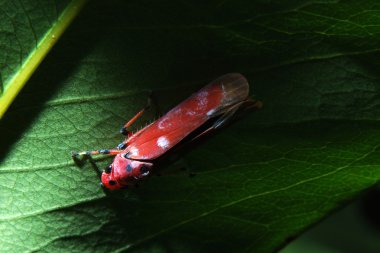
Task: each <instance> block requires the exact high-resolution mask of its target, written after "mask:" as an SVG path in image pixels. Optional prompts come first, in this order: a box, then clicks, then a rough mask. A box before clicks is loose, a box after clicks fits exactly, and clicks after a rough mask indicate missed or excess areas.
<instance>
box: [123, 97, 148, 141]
mask: <svg viewBox="0 0 380 253" xmlns="http://www.w3.org/2000/svg"><path fill="white" fill-rule="evenodd" d="M150 105H151V99H150V97H149V98H148V102H147V104H146V106H145V107H144V108H143V109H141V110H140V111H139V112H138V113H137V114H136V115H135V116H133V118H132V119H130V120H129V121H128V122H127V123H126V124H125V125H124V126H123V127H122V128H121V129H120V133H121V134H123V135H128V137H130V135H131V132H129V131H128V130H127V128H128V127H130V126H131V125H132V124H133V123H134V122H135V121H136V120H137V119H138V118H140V117H141V115H143V113H144V112H145V111H146V110H147V109H149V108H150Z"/></svg>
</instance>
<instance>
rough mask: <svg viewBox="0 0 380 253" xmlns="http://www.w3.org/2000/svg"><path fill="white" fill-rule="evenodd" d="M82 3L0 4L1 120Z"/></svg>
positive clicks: (24, 1) (49, 0) (45, 0)
mask: <svg viewBox="0 0 380 253" xmlns="http://www.w3.org/2000/svg"><path fill="white" fill-rule="evenodd" d="M85 2H86V0H77V1H71V2H70V1H67V0H65V1H60V2H59V3H57V2H55V1H52V0H42V1H29V0H22V1H17V2H15V1H9V0H5V1H2V2H1V3H0V6H1V9H2V12H1V14H0V15H1V16H0V17H1V20H2V23H1V25H0V45H1V48H2V52H1V54H0V66H1V75H0V119H1V118H2V116H3V114H4V113H5V111H6V110H7V109H8V107H9V105H10V104H11V103H12V101H13V100H14V99H15V97H16V96H17V94H18V93H19V92H20V90H21V89H22V88H23V86H24V85H25V83H26V82H27V81H28V80H29V78H30V76H31V75H32V74H33V73H34V71H35V70H36V68H37V67H38V65H39V64H40V63H41V61H42V60H43V59H44V57H45V56H46V54H47V53H48V52H49V51H50V49H51V48H52V47H53V45H54V44H55V43H56V41H57V40H58V39H59V37H60V36H61V35H62V33H63V32H64V31H65V29H66V28H67V26H68V25H69V24H70V23H71V21H72V20H73V18H74V17H75V16H76V15H77V14H78V12H79V11H80V9H81V8H82V6H83V5H84V3H85Z"/></svg>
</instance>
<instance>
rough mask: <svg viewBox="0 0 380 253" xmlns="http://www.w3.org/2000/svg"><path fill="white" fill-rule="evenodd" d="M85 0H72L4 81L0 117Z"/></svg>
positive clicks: (0, 100) (0, 99)
mask: <svg viewBox="0 0 380 253" xmlns="http://www.w3.org/2000/svg"><path fill="white" fill-rule="evenodd" d="M86 2H87V0H72V1H71V2H70V4H69V5H68V6H67V7H66V8H65V10H64V11H63V12H62V14H61V15H60V16H59V18H58V20H57V21H56V22H55V24H54V25H53V26H52V27H51V28H50V29H49V30H48V31H47V32H46V34H45V36H44V37H43V38H42V39H41V40H40V41H39V43H38V45H37V47H36V48H35V49H34V50H33V51H32V52H31V53H30V54H29V56H28V58H26V59H25V60H24V62H23V63H22V65H21V67H20V68H19V70H18V71H17V72H16V73H15V74H14V75H13V76H12V78H10V79H9V80H7V81H6V82H7V83H8V84H7V85H5V86H6V88H5V90H4V93H3V94H1V96H0V119H1V118H2V117H3V115H4V113H5V112H6V110H7V109H8V107H9V106H10V105H11V103H12V102H13V100H14V99H15V98H16V96H17V94H18V93H19V92H20V91H21V89H22V88H23V87H24V85H25V83H26V82H27V81H28V80H29V78H30V77H31V76H32V74H33V73H34V71H35V70H36V68H37V67H38V65H39V64H40V63H41V62H42V60H43V59H44V58H45V56H46V55H47V53H48V52H49V51H50V50H51V48H52V47H53V46H54V44H55V43H56V42H57V41H58V39H59V38H60V37H61V35H62V34H63V32H64V31H65V30H66V28H67V27H68V26H69V25H70V23H71V22H72V21H73V19H74V18H75V17H76V16H77V14H78V13H79V12H80V10H81V9H82V7H83V6H84V4H85V3H86Z"/></svg>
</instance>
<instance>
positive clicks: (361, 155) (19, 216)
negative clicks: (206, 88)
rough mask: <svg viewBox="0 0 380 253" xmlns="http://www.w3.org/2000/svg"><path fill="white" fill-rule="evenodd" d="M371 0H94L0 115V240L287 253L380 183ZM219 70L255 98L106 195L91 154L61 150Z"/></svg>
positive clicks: (114, 132)
mask: <svg viewBox="0 0 380 253" xmlns="http://www.w3.org/2000/svg"><path fill="white" fill-rule="evenodd" d="M147 6H149V8H147ZM379 7H380V6H379V4H378V3H377V2H376V1H370V0H366V1H364V0H362V1H332V0H330V1H328V0H326V1H269V2H266V1H251V2H246V1H222V2H220V1H219V2H217V1H207V2H204V3H196V2H195V1H194V2H193V1H190V2H189V1H188V2H183V1H182V2H181V1H180V2H172V1H167V2H157V1H119V0H113V1H106V2H105V1H93V2H91V3H90V4H89V5H88V6H87V7H86V9H85V10H84V12H83V15H82V16H81V17H80V18H79V19H78V20H76V22H75V23H74V24H73V26H72V27H71V28H72V29H69V31H68V32H67V33H66V34H65V36H64V37H63V38H62V39H61V40H60V41H59V43H58V44H57V47H56V48H55V49H54V50H53V51H52V52H51V54H49V56H48V57H47V59H46V61H45V62H44V63H43V64H42V65H41V67H40V68H39V69H38V71H37V72H36V73H35V75H34V76H33V78H32V79H31V80H30V83H29V84H28V86H27V87H26V88H25V89H24V90H23V92H22V93H21V94H20V96H19V97H18V98H17V100H16V101H15V103H14V104H13V105H12V107H11V108H10V110H9V111H8V112H7V114H6V116H5V118H4V119H3V120H2V121H1V124H0V130H1V136H0V139H1V140H2V142H1V150H2V151H3V152H2V153H1V163H0V185H1V187H0V197H1V200H2V201H1V202H0V235H1V237H0V242H1V249H2V250H5V251H7V252H22V251H36V252H56V251H60V252H65V251H66V252H273V251H275V250H277V249H279V248H281V247H282V246H283V245H285V244H286V243H287V242H288V241H289V240H291V239H292V238H294V237H296V236H297V235H298V234H299V233H301V232H302V231H303V230H304V229H306V228H307V227H308V226H310V225H311V224H314V223H315V222H317V221H319V220H320V219H322V218H323V217H325V216H326V215H327V214H329V213H330V212H331V211H332V210H334V209H336V208H338V207H340V206H342V205H343V204H344V203H347V202H348V201H349V200H351V199H352V198H354V197H355V196H356V195H357V194H358V193H359V192H361V191H362V190H364V189H367V188H369V187H371V186H372V185H374V184H376V183H377V182H378V181H379V179H380V167H379V163H380V158H379V157H380V156H379V149H378V146H379V144H378V139H379V138H380V130H379V129H380V125H379V123H378V122H377V121H378V117H379V116H378V115H379V108H380V107H379V104H380V103H379V102H380V100H379V99H378V94H379V92H378V90H379V88H380V86H379V81H378V80H379V73H378V71H377V69H378V67H379V66H378V62H377V60H376V59H377V58H378V56H379V54H378V50H379V47H378V42H377V40H378V38H379V35H378V34H379V31H380V30H379V27H378V25H377V23H378V22H377V21H378V17H379V15H378V11H376V10H378V9H379ZM228 72H241V73H243V74H244V75H246V76H247V78H248V80H249V81H250V83H251V91H252V93H253V94H254V95H255V96H256V97H258V98H260V99H261V100H262V101H263V102H264V108H263V109H262V110H260V111H257V112H254V113H249V112H247V113H246V114H245V115H244V116H242V117H241V118H240V119H239V120H237V121H236V123H234V124H232V125H230V126H229V127H227V128H225V129H223V130H221V131H218V132H216V133H214V134H213V135H212V136H209V137H208V138H205V139H203V140H201V141H200V142H197V143H196V144H194V145H191V146H189V147H188V148H187V149H185V150H183V152H182V154H181V155H180V156H179V158H178V160H177V161H174V162H172V161H170V158H172V157H174V155H173V156H171V157H169V159H168V160H169V161H168V164H169V165H168V167H167V168H163V169H164V172H167V173H163V174H164V175H162V176H161V177H152V178H151V179H150V180H149V181H148V182H146V183H143V184H142V185H141V186H140V187H139V188H138V189H129V190H126V191H121V192H111V193H110V192H106V193H105V192H103V191H102V190H101V188H100V187H99V185H98V183H99V177H98V175H97V173H96V171H95V170H94V169H93V166H91V163H90V162H89V161H85V162H84V163H83V166H82V167H80V166H78V165H76V164H75V163H74V162H73V161H72V160H71V157H70V151H72V150H88V149H97V148H108V147H115V146H116V145H117V144H118V143H119V142H120V141H121V140H122V137H121V136H120V135H119V133H118V130H119V128H120V126H121V125H122V124H123V123H124V122H125V121H126V120H127V119H129V118H130V117H132V116H133V115H134V114H135V113H136V112H137V111H138V110H139V109H140V108H142V107H143V106H144V105H145V103H146V100H147V97H148V96H149V94H152V95H153V97H154V100H155V104H156V106H155V107H154V108H153V110H152V111H153V113H150V114H148V115H146V116H145V118H144V119H143V120H142V121H140V123H137V126H136V127H138V126H139V124H140V125H142V124H144V123H145V122H144V121H149V120H151V119H153V114H154V111H155V109H158V110H160V111H165V110H166V109H168V108H170V107H171V106H173V105H175V104H176V103H178V102H180V101H181V100H182V99H184V98H186V97H187V96H188V95H189V94H191V93H192V92H194V91H196V90H197V89H198V88H199V87H201V86H203V85H205V84H206V83H207V82H209V81H211V80H212V79H214V78H215V77H218V76H219V75H222V74H225V73H228ZM111 160H112V159H111V158H106V159H103V158H99V159H97V161H96V162H97V165H98V166H99V167H101V168H102V167H104V166H106V165H107V164H109V163H110V162H111ZM183 166H185V167H186V168H188V169H190V170H192V171H194V172H196V174H197V175H196V176H195V177H189V176H188V175H187V173H186V172H176V170H177V169H178V167H183ZM165 174H166V175H165Z"/></svg>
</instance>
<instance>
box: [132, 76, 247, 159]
mask: <svg viewBox="0 0 380 253" xmlns="http://www.w3.org/2000/svg"><path fill="white" fill-rule="evenodd" d="M248 92H249V86H248V83H247V80H246V79H245V78H244V77H243V76H242V75H241V74H235V73H233V74H227V75H224V76H222V77H220V78H218V79H216V80H215V81H213V82H212V83H210V84H209V85H207V86H205V87H204V88H202V89H201V90H199V91H198V92H197V93H194V94H193V95H192V96H190V97H189V98H188V99H186V100H184V101H183V102H182V103H180V104H179V105H177V106H176V107H174V108H173V109H172V110H170V111H169V112H168V113H166V114H165V115H164V116H163V117H161V118H160V119H158V120H157V121H155V122H154V123H152V124H151V125H149V126H147V127H146V128H144V129H143V131H142V132H140V134H139V135H138V136H136V137H132V138H131V142H130V145H129V146H128V147H127V148H126V152H128V153H129V154H128V156H129V158H132V159H142V160H144V159H146V160H151V159H155V158H157V157H159V156H161V155H162V154H163V153H165V152H166V151H168V150H169V149H170V148H172V147H173V146H175V145H176V144H178V143H179V142H180V141H181V140H183V139H184V138H185V137H186V136H187V135H189V134H190V133H192V132H193V131H194V130H196V129H197V128H198V127H200V126H201V125H202V124H204V123H205V122H206V121H207V120H209V119H210V118H213V117H216V116H218V115H221V114H223V113H225V111H226V110H227V108H230V107H231V106H232V105H234V104H236V103H239V102H241V101H244V100H245V99H247V96H248Z"/></svg>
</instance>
